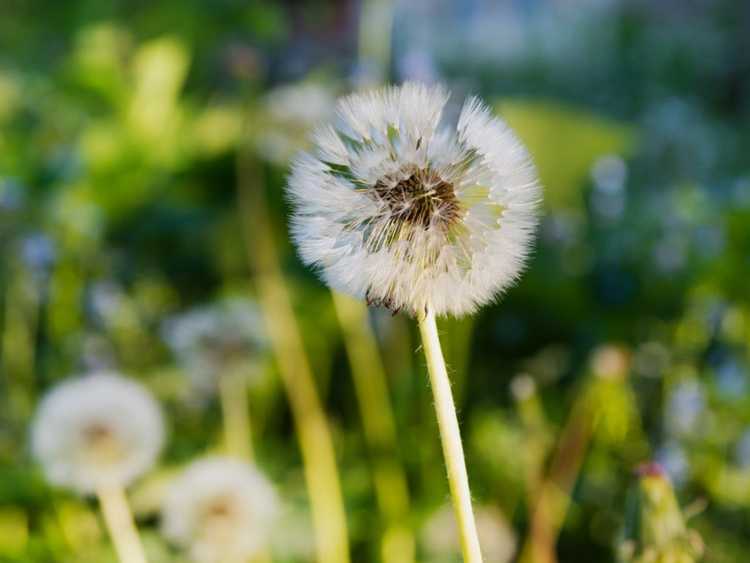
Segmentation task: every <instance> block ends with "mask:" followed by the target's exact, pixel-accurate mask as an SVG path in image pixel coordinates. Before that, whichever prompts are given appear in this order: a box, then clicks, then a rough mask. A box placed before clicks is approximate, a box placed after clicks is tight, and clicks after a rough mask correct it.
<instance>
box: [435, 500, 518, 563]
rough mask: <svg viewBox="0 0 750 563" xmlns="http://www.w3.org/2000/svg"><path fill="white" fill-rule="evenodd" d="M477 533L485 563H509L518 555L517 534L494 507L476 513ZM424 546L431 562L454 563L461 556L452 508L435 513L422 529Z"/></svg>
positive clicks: (480, 507)
mask: <svg viewBox="0 0 750 563" xmlns="http://www.w3.org/2000/svg"><path fill="white" fill-rule="evenodd" d="M475 518H476V522H477V531H478V533H479V540H480V543H481V545H482V555H483V556H484V561H485V563H509V562H510V561H512V560H513V555H514V554H515V552H516V535H515V533H514V532H513V529H512V528H511V526H510V525H509V524H508V521H507V520H506V519H505V517H504V516H503V513H502V512H501V511H500V510H499V509H498V508H496V507H493V506H479V507H477V508H476V510H475ZM422 543H423V546H424V548H425V550H426V552H427V553H428V554H429V556H430V559H429V561H431V562H433V561H434V562H435V563H437V562H442V561H453V557H455V556H457V555H459V554H460V553H461V545H460V542H459V538H458V530H457V527H456V519H455V516H454V514H453V509H452V508H451V507H450V506H445V507H443V508H441V509H440V510H438V511H437V512H435V513H434V514H433V515H432V516H431V517H430V518H429V519H428V520H427V522H426V523H425V525H424V528H423V529H422Z"/></svg>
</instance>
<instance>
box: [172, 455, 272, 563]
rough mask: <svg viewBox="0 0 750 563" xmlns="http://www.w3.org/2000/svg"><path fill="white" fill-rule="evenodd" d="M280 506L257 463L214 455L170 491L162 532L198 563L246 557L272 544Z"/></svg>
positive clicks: (194, 465) (187, 472)
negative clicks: (270, 541) (274, 524)
mask: <svg viewBox="0 0 750 563" xmlns="http://www.w3.org/2000/svg"><path fill="white" fill-rule="evenodd" d="M277 506H278V501H277V497H276V494H275V492H274V490H273V488H272V485H271V484H270V483H269V481H268V480H267V479H266V478H265V477H264V476H263V475H262V474H261V473H260V472H259V471H258V470H257V469H255V468H254V467H253V466H252V465H250V464H248V463H245V462H243V461H240V460H235V459H231V458H222V457H210V458H206V459H202V460H198V461H195V462H193V463H192V464H191V465H190V466H188V468H187V469H186V470H185V471H184V473H183V474H182V475H181V476H179V477H178V478H177V480H176V481H175V483H174V484H173V485H172V487H171V488H170V489H169V491H168V493H167V497H166V499H165V502H164V506H163V509H162V530H163V532H164V535H165V536H166V537H167V538H168V539H169V540H170V541H172V542H174V543H175V544H176V545H178V546H180V547H182V548H184V549H186V550H187V551H188V553H189V556H190V558H191V559H192V560H193V561H196V562H198V563H219V562H223V561H246V560H249V559H251V558H252V557H253V556H255V555H257V554H258V553H259V551H260V550H262V549H263V548H264V547H266V546H267V544H268V539H269V534H270V531H271V528H272V526H273V522H274V519H275V516H276V513H277V511H278V508H277Z"/></svg>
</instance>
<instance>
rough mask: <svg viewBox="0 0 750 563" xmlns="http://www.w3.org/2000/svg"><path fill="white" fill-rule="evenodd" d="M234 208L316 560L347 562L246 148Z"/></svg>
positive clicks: (335, 499)
mask: <svg viewBox="0 0 750 563" xmlns="http://www.w3.org/2000/svg"><path fill="white" fill-rule="evenodd" d="M237 174H238V187H237V195H238V198H239V208H240V213H241V222H242V227H243V229H244V233H243V234H244V235H245V239H246V245H247V250H248V257H249V260H250V264H251V265H252V266H253V269H254V270H255V280H256V287H257V290H258V297H259V301H260V304H261V307H262V309H263V316H264V319H265V322H266V326H267V329H268V333H269V337H270V340H271V347H272V349H273V351H274V355H275V357H276V361H277V363H278V367H279V373H280V375H281V380H282V384H283V386H284V389H285V392H286V395H287V398H288V400H289V405H290V408H291V412H292V417H293V419H294V425H295V429H296V432H297V436H298V438H299V442H300V449H301V451H302V460H303V465H304V472H305V480H306V483H307V489H308V494H309V495H310V505H311V510H312V518H313V526H314V529H315V535H316V549H317V557H318V561H319V563H349V540H348V537H347V528H346V512H345V510H344V500H343V495H342V492H341V485H340V481H339V474H338V469H337V467H336V456H335V452H334V448H333V439H332V436H331V431H330V428H329V425H328V421H327V419H326V416H325V414H324V412H323V407H322V405H321V401H320V397H319V396H318V392H317V389H316V387H315V380H314V378H313V374H312V369H311V367H310V362H309V360H308V358H307V354H306V352H305V349H304V345H303V341H302V335H301V333H300V328H299V326H298V324H297V321H296V319H295V316H294V310H293V308H292V301H291V296H290V295H289V291H288V288H287V285H286V281H285V280H284V276H283V274H282V272H281V266H280V264H279V257H278V254H277V250H276V244H275V242H274V240H273V231H272V227H271V222H270V221H269V209H268V205H267V202H266V198H265V193H264V189H265V183H264V180H263V177H262V175H261V169H260V166H259V164H258V163H257V162H256V161H255V158H254V157H253V155H252V154H250V152H249V149H245V148H242V147H241V148H240V150H239V154H238V162H237Z"/></svg>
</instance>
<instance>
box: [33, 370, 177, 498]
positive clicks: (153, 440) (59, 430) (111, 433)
mask: <svg viewBox="0 0 750 563" xmlns="http://www.w3.org/2000/svg"><path fill="white" fill-rule="evenodd" d="M31 439H32V451H33V454H34V456H35V457H36V458H37V459H38V460H39V462H40V463H41V464H42V466H43V468H44V471H45V474H46V476H47V479H48V480H49V481H50V482H51V483H54V484H56V485H60V486H65V487H70V488H72V489H74V490H76V491H78V492H80V493H83V494H91V493H94V492H96V491H97V490H99V489H102V488H109V487H125V486H127V485H128V484H129V483H130V482H131V481H133V480H134V479H136V478H137V477H139V476H141V475H142V474H143V473H145V472H146V471H148V470H149V469H150V468H151V467H152V466H153V465H154V463H155V461H156V458H157V456H158V455H159V452H160V451H161V448H162V444H163V442H164V423H163V420H162V415H161V411H160V409H159V406H158V404H157V403H156V401H155V400H154V399H153V398H152V397H151V395H150V394H149V392H148V391H147V390H146V389H145V388H143V387H142V386H141V385H140V384H138V383H136V382H135V381H132V380H130V379H127V378H125V377H122V376H120V375H117V374H115V373H112V372H99V373H96V374H93V375H87V376H84V377H79V378H75V379H72V380H69V381H66V382H64V383H61V384H60V385H58V386H57V387H56V388H54V389H53V390H52V391H51V392H50V393H49V394H48V395H47V396H46V397H45V398H44V400H43V401H42V403H41V405H40V406H39V409H38V412H37V415H36V418H35V420H34V423H33V427H32V436H31Z"/></svg>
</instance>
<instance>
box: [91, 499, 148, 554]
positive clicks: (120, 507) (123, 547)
mask: <svg viewBox="0 0 750 563" xmlns="http://www.w3.org/2000/svg"><path fill="white" fill-rule="evenodd" d="M97 497H98V499H99V506H100V507H101V509H102V513H103V514H104V521H105V523H106V524H107V530H109V536H110V538H111V539H112V543H113V544H114V546H115V551H116V552H117V557H118V559H119V560H120V563H146V554H145V552H144V551H143V545H142V544H141V539H140V537H138V530H137V529H136V526H135V521H134V520H133V514H132V512H131V511H130V506H129V505H128V499H127V497H126V496H125V491H124V490H123V488H122V487H102V488H101V489H99V490H98V491H97Z"/></svg>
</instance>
